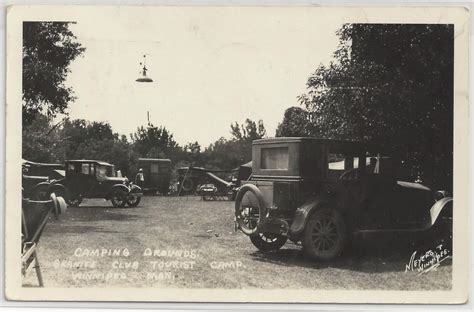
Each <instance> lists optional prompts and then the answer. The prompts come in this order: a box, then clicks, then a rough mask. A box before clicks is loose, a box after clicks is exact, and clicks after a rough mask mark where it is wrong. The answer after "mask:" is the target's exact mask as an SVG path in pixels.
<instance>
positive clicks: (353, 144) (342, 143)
mask: <svg viewBox="0 0 474 312" xmlns="http://www.w3.org/2000/svg"><path fill="white" fill-rule="evenodd" d="M300 142H308V143H310V144H311V143H312V144H321V145H328V146H334V147H336V148H337V147H339V148H349V149H351V148H353V149H371V150H372V149H377V148H376V146H375V145H373V144H368V143H363V142H359V141H350V140H337V139H323V138H316V137H276V138H265V139H258V140H254V141H253V142H252V144H253V145H265V144H275V143H300Z"/></svg>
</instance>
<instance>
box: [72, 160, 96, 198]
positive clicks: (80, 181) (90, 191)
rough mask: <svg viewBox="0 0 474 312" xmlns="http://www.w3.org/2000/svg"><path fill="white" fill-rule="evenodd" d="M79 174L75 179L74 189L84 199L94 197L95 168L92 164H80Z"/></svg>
mask: <svg viewBox="0 0 474 312" xmlns="http://www.w3.org/2000/svg"><path fill="white" fill-rule="evenodd" d="M79 170H80V172H79V173H78V175H77V177H76V183H75V184H76V187H75V188H76V189H77V190H79V191H80V194H82V196H84V197H92V196H93V195H94V186H95V167H94V164H93V163H80V167H79Z"/></svg>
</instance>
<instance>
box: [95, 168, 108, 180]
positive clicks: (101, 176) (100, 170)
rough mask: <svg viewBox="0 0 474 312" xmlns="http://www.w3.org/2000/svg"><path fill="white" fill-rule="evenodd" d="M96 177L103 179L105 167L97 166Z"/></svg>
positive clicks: (105, 174)
mask: <svg viewBox="0 0 474 312" xmlns="http://www.w3.org/2000/svg"><path fill="white" fill-rule="evenodd" d="M97 176H98V177H99V178H105V177H106V176H107V168H106V167H105V166H99V167H98V168H97Z"/></svg>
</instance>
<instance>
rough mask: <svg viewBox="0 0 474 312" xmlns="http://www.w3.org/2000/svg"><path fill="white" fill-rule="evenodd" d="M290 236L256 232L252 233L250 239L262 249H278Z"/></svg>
mask: <svg viewBox="0 0 474 312" xmlns="http://www.w3.org/2000/svg"><path fill="white" fill-rule="evenodd" d="M287 239H288V237H286V236H283V235H281V234H272V233H254V234H252V235H250V241H251V242H252V244H254V246H255V247H257V248H258V249H259V250H261V251H271V250H278V249H280V248H281V247H283V245H285V243H286V241H287Z"/></svg>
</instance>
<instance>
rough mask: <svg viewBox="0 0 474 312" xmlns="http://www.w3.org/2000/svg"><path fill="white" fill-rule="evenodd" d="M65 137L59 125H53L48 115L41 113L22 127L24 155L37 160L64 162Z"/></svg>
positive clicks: (28, 158) (31, 159)
mask: <svg viewBox="0 0 474 312" xmlns="http://www.w3.org/2000/svg"><path fill="white" fill-rule="evenodd" d="M63 143H64V139H63V137H62V136H61V132H60V131H59V129H58V127H55V126H52V125H51V124H50V122H49V120H48V118H47V117H46V116H43V115H39V116H38V118H36V119H35V120H33V121H32V122H31V123H30V124H29V125H24V126H23V128H22V145H21V147H22V157H23V159H26V160H29V161H35V162H46V163H50V162H58V163H59V162H62V161H63V160H64V144H63Z"/></svg>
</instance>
